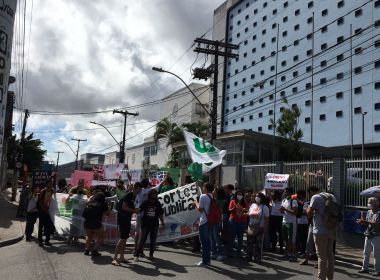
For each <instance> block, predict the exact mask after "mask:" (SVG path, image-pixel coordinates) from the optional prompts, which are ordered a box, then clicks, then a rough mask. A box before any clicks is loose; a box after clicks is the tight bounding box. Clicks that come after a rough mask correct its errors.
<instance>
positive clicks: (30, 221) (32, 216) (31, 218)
mask: <svg viewBox="0 0 380 280" xmlns="http://www.w3.org/2000/svg"><path fill="white" fill-rule="evenodd" d="M37 218H38V212H28V213H26V226H25V237H26V239H30V238H31V237H32V233H33V229H34V224H35V223H36V221H37Z"/></svg>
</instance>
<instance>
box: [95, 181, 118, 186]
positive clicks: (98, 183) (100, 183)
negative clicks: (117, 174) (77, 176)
mask: <svg viewBox="0 0 380 280" xmlns="http://www.w3.org/2000/svg"><path fill="white" fill-rule="evenodd" d="M96 186H109V187H115V186H116V181H110V180H104V181H99V180H92V181H91V187H96Z"/></svg>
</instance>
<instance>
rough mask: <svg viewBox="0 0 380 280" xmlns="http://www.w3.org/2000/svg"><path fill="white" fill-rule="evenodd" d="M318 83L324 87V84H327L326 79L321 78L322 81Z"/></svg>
mask: <svg viewBox="0 0 380 280" xmlns="http://www.w3.org/2000/svg"><path fill="white" fill-rule="evenodd" d="M319 83H320V84H321V85H324V84H326V83H327V79H326V78H322V79H320V80H319Z"/></svg>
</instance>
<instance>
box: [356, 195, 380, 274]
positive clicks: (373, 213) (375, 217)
mask: <svg viewBox="0 0 380 280" xmlns="http://www.w3.org/2000/svg"><path fill="white" fill-rule="evenodd" d="M368 208H369V210H368V211H367V215H366V217H365V219H363V218H362V219H360V220H358V221H357V222H358V224H360V225H365V226H367V229H366V231H365V232H364V236H365V241H364V250H363V266H362V269H361V270H359V273H369V261H370V257H371V252H372V251H373V255H374V258H375V272H374V273H373V275H375V276H380V210H379V199H378V198H376V197H370V198H369V199H368Z"/></svg>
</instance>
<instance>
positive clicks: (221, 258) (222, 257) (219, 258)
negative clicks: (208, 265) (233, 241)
mask: <svg viewBox="0 0 380 280" xmlns="http://www.w3.org/2000/svg"><path fill="white" fill-rule="evenodd" d="M225 258H226V257H225V256H222V255H219V256H217V257H216V260H217V261H222V260H224V259H225Z"/></svg>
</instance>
